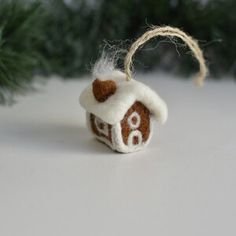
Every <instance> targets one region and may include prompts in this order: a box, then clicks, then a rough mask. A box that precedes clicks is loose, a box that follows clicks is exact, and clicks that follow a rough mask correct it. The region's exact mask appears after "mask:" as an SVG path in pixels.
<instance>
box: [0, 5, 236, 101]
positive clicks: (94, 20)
mask: <svg viewBox="0 0 236 236" xmlns="http://www.w3.org/2000/svg"><path fill="white" fill-rule="evenodd" d="M91 2H93V4H91ZM235 11H236V1H235V0H214V1H211V0H209V1H206V2H205V3H203V1H196V0H171V1H166V0H158V1H156V0H145V1H143V0H116V1H110V0H98V1H86V0H74V1H73V0H71V1H63V0H50V1H45V2H38V1H31V2H30V3H26V2H25V1H24V0H15V1H14V0H11V1H9V0H0V103H2V104H7V103H11V102H12V101H13V98H14V95H15V94H17V93H24V92H26V91H27V90H29V89H32V86H31V85H32V81H33V76H34V75H35V74H43V75H50V74H59V75H61V76H63V77H65V78H66V77H67V78H68V77H74V76H76V75H78V74H80V73H85V72H88V68H89V66H90V64H91V63H93V62H94V61H95V60H96V58H97V57H98V54H99V50H100V49H101V45H103V44H104V40H107V41H111V42H112V43H113V44H119V42H116V41H115V40H126V39H132V40H133V39H135V38H137V37H138V36H139V35H141V34H142V33H143V32H144V31H145V30H146V29H147V25H148V24H150V25H172V26H176V27H180V28H182V29H183V30H185V31H186V32H187V33H189V34H191V35H192V36H193V37H195V38H197V39H198V40H199V43H200V46H201V47H202V48H203V49H204V55H205V57H206V59H207V61H208V64H209V68H210V72H211V75H212V76H214V77H220V76H222V75H233V76H235V75H236V53H235V52H236V30H235V25H236V14H235ZM130 43H131V42H129V44H130ZM177 43H178V44H179V45H180V46H179V47H178V51H179V53H180V54H181V57H179V56H178V53H176V50H175V45H173V44H171V43H170V42H168V41H167V40H166V39H165V40H162V41H161V40H160V39H154V40H152V41H151V42H150V43H149V44H148V45H147V46H145V47H144V48H143V50H142V51H139V52H138V53H137V56H136V60H135V68H137V69H143V70H151V69H155V68H158V67H161V68H162V69H164V70H168V71H172V72H176V73H185V74H189V73H191V72H192V70H196V69H197V65H196V63H195V62H194V61H193V60H191V57H190V56H189V54H187V53H186V52H188V49H186V48H185V47H182V44H181V43H182V42H179V41H177ZM128 46H129V45H126V48H127V47H128ZM145 49H146V50H145ZM149 49H153V50H149Z"/></svg>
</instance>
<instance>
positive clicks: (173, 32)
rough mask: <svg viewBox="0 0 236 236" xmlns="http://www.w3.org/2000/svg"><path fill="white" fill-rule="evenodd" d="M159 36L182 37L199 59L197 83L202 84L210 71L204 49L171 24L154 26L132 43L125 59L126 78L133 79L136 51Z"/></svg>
mask: <svg viewBox="0 0 236 236" xmlns="http://www.w3.org/2000/svg"><path fill="white" fill-rule="evenodd" d="M159 36H164V37H177V38H180V39H181V40H182V41H183V42H184V43H185V44H186V45H187V46H188V47H189V48H190V49H191V51H192V53H193V56H194V57H195V58H196V59H197V61H198V63H199V72H198V74H197V75H196V83H197V85H199V86H202V85H203V83H204V80H205V77H206V75H207V72H208V69H207V66H206V63H205V59H204V57H203V53H202V50H201V49H200V47H199V45H198V43H197V41H196V40H195V39H193V38H192V37H191V36H189V35H187V34H186V33H185V32H183V31H182V30H180V29H178V28H174V27H170V26H164V27H156V26H155V27H152V28H151V29H150V30H148V31H147V32H145V33H144V34H143V35H142V36H140V37H139V38H138V39H137V40H136V41H135V42H134V43H133V44H132V45H131V47H130V49H129V51H128V53H127V55H126V57H125V61H124V69H125V74H126V80H127V81H129V80H131V79H132V72H131V66H132V61H133V56H134V54H135V52H136V51H137V50H138V48H140V47H141V46H142V45H143V44H144V43H146V42H147V41H149V40H150V39H151V38H154V37H159Z"/></svg>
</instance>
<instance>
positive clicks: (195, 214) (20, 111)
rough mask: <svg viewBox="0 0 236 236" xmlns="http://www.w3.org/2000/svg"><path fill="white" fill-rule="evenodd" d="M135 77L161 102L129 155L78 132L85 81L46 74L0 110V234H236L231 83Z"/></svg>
mask: <svg viewBox="0 0 236 236" xmlns="http://www.w3.org/2000/svg"><path fill="white" fill-rule="evenodd" d="M137 78H138V80H140V81H142V82H144V83H145V84H147V85H149V86H151V87H152V88H153V89H154V90H156V91H157V92H158V93H159V95H160V96H161V97H162V98H163V99H164V100H165V101H166V102H167V104H168V107H169V120H168V122H167V123H166V125H164V126H160V125H158V124H157V125H156V126H155V130H154V136H153V139H152V140H151V143H150V144H149V146H148V147H147V148H146V149H145V150H143V151H141V152H138V153H133V154H117V153H114V152H112V151H111V150H110V149H109V148H107V147H106V146H104V145H103V144H101V143H99V142H97V141H96V140H95V139H93V137H92V135H91V134H90V133H89V132H88V130H87V128H86V127H85V112H84V111H83V110H82V108H81V107H80V106H79V104H78V97H79V94H80V92H81V91H82V89H83V88H84V87H85V86H86V85H87V84H88V82H89V80H85V79H82V80H73V81H69V82H65V83H64V82H62V81H60V80H54V79H52V80H51V81H50V83H49V84H48V85H47V86H45V87H42V89H41V90H40V91H39V92H38V93H34V94H30V95H27V96H26V97H23V98H19V99H18V100H19V101H18V103H17V104H16V105H15V106H13V107H0V235H1V236H15V235H16V236H21V235H22V236H54V235H55V236H62V235H63V236H65V235H68V236H73V235H76V236H78V235H81V236H87V235H91V236H92V235H96V236H97V235H101V236H113V235H114V236H116V235H117V236H118V235H122V236H124V235H127V236H131V235H134V236H139V235H140V236H141V235H148V236H150V235H155V236H156V235H159V236H172V235H174V236H177V235H179V236H200V235H201V236H203V235H206V236H210V235H214V236H222V235H227V236H230V235H236V84H235V83H234V82H233V80H222V81H208V82H207V83H206V85H205V87H204V88H202V89H199V88H197V87H195V86H194V85H193V83H192V81H186V80H184V79H173V78H170V77H169V76H166V75H160V74H158V75H155V74H153V75H145V76H144V75H138V76H137Z"/></svg>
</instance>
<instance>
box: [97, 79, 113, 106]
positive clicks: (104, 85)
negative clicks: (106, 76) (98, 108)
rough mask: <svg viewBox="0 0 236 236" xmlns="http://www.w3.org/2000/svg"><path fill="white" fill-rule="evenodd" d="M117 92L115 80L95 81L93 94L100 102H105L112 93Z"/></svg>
mask: <svg viewBox="0 0 236 236" xmlns="http://www.w3.org/2000/svg"><path fill="white" fill-rule="evenodd" d="M115 92H116V83H115V81H114V80H100V79H95V80H94V81H93V95H94V97H95V98H96V100H97V101H98V102H105V101H106V100H107V99H108V98H109V97H110V96H111V95H113V94H114V93H115Z"/></svg>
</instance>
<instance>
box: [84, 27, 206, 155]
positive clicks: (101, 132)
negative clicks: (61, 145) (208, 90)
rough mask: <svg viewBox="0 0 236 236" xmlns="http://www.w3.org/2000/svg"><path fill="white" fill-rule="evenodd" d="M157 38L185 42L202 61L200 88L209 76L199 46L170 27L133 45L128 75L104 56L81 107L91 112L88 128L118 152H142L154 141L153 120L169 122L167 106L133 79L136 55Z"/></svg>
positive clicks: (126, 68) (149, 33)
mask: <svg viewBox="0 0 236 236" xmlns="http://www.w3.org/2000/svg"><path fill="white" fill-rule="evenodd" d="M154 36H177V37H179V38H181V39H182V40H183V41H184V42H185V43H186V44H187V45H188V46H189V48H190V49H191V50H192V51H193V54H194V56H195V57H196V58H197V59H198V61H199V64H200V73H199V77H198V80H197V82H198V83H199V84H202V82H203V80H204V78H205V75H206V73H207V68H206V66H205V62H204V58H203V56H202V52H201V50H200V49H199V47H198V44H197V43H196V42H195V41H194V40H193V39H192V38H191V37H190V36H187V35H186V34H185V33H184V32H182V31H180V30H179V29H176V28H171V27H168V26H167V27H160V28H157V27H156V28H153V29H151V30H150V31H148V32H146V33H145V34H144V35H142V36H141V37H140V38H139V39H138V40H137V41H136V42H134V43H133V44H132V46H131V48H130V50H129V52H128V54H127V56H126V58H125V64H124V67H125V73H123V72H121V71H120V70H117V69H115V66H114V63H113V61H112V60H111V59H110V58H106V57H104V56H103V57H102V58H101V59H100V60H99V61H98V62H97V63H96V64H95V66H94V70H93V76H94V81H93V83H92V84H90V85H88V87H87V88H86V89H85V90H84V91H83V92H82V93H81V95H80V104H81V106H82V107H83V108H84V109H85V110H86V112H87V124H88V127H89V128H90V130H91V131H92V133H93V134H94V135H95V136H96V137H97V138H98V139H99V140H100V141H102V142H104V143H105V144H107V145H108V146H109V147H110V148H112V149H113V150H116V151H118V152H123V153H128V152H134V151H137V150H140V149H142V148H143V147H145V146H146V145H147V144H148V143H149V141H150V139H151V136H152V122H153V120H157V121H159V122H160V123H161V124H163V123H165V121H166V120H167V116H168V111H167V106H166V104H165V102H164V101H163V100H162V99H161V98H160V97H159V96H158V94H157V93H156V92H154V91H153V90H152V89H150V88H149V87H147V86H146V85H144V84H143V83H141V82H138V81H136V80H134V79H132V78H131V71H130V66H131V63H132V56H133V54H134V53H135V51H136V50H137V49H138V47H139V46H141V45H142V44H144V43H145V42H146V41H148V40H149V39H150V38H152V37H154Z"/></svg>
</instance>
